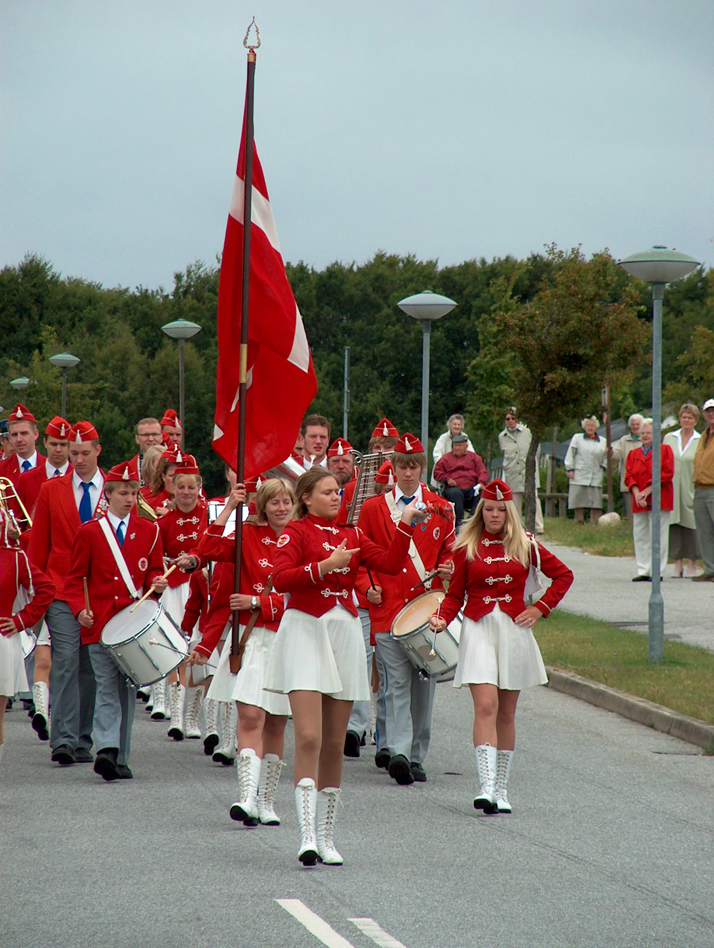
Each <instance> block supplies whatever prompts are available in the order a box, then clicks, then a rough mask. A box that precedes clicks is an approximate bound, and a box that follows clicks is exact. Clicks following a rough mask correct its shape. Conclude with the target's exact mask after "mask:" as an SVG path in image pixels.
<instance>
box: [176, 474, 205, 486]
mask: <svg viewBox="0 0 714 948" xmlns="http://www.w3.org/2000/svg"><path fill="white" fill-rule="evenodd" d="M181 477H192V478H193V479H194V481H195V482H196V487H198V488H199V489H200V488H201V487H203V478H202V477H201V475H200V474H187V473H186V472H185V471H177V472H176V473H175V474H174V487H177V486H178V480H179V478H181Z"/></svg>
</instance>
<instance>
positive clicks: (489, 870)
mask: <svg viewBox="0 0 714 948" xmlns="http://www.w3.org/2000/svg"><path fill="white" fill-rule="evenodd" d="M518 727H519V746H518V751H517V754H516V757H515V759H514V769H513V778H512V792H511V793H510V796H511V801H512V803H513V805H514V813H513V815H512V816H503V815H502V816H495V817H487V816H484V815H483V814H481V813H478V812H476V811H475V810H474V809H473V807H472V805H471V801H472V797H473V790H474V779H475V778H474V771H475V766H474V763H473V751H472V749H471V748H470V728H471V711H470V699H469V696H468V694H465V693H463V692H457V691H456V690H454V689H453V688H452V687H451V686H449V685H440V686H439V688H438V689H437V698H436V712H435V719H434V740H433V742H432V750H431V752H430V755H429V757H428V758H427V771H428V774H429V782H428V783H426V784H422V785H415V786H413V787H397V786H396V784H394V783H393V782H392V781H390V780H389V778H388V777H386V775H385V774H384V772H383V771H378V770H377V769H376V768H375V767H374V763H373V754H372V751H371V750H369V751H368V752H367V753H365V754H364V755H363V757H362V758H361V759H360V760H355V761H348V762H346V766H345V779H344V787H345V792H344V807H341V808H340V812H339V823H338V831H337V842H338V844H339V848H340V850H341V851H342V853H343V855H344V856H345V860H346V862H345V865H344V866H343V867H341V868H336V867H335V868H330V867H317V868H315V869H313V870H305V869H301V868H300V867H299V866H298V863H297V859H296V853H297V826H296V822H297V821H296V816H295V812H294V805H293V801H292V788H291V781H290V779H289V770H288V772H287V773H286V774H285V775H284V779H283V782H282V783H281V786H280V788H279V790H278V800H277V808H278V812H279V813H280V814H281V815H282V817H283V824H284V825H283V826H281V827H259V828H257V829H254V830H246V829H244V828H243V827H242V826H241V827H239V826H238V825H237V824H235V823H232V822H231V820H230V819H229V817H228V812H227V811H228V807H229V805H230V804H231V803H232V802H233V799H234V791H235V775H234V774H233V773H232V770H229V769H228V768H222V767H221V766H220V765H213V764H211V763H210V762H209V761H208V758H205V757H204V756H203V754H202V752H201V747H200V746H199V745H198V744H197V742H194V741H191V742H188V741H186V742H184V743H183V744H174V742H173V741H170V740H168V739H167V738H166V731H165V726H162V725H161V724H159V723H155V722H151V721H149V720H148V717H147V715H146V714H145V713H144V712H143V711H139V712H138V713H137V721H136V726H135V734H134V747H135V752H134V757H133V760H132V766H133V767H134V771H135V774H136V779H134V780H133V781H119V782H116V783H113V784H106V783H103V782H102V781H101V780H100V779H99V778H98V777H96V776H95V775H94V774H93V773H92V770H91V766H88V765H75V766H74V767H70V768H67V769H60V768H58V767H56V766H54V765H52V764H50V760H49V752H48V749H47V745H46V744H40V743H39V741H38V740H37V739H36V737H35V735H34V733H33V732H32V730H31V729H30V727H29V722H28V719H27V717H26V716H25V715H24V713H23V712H21V711H12V712H11V713H10V714H8V716H7V753H6V755H5V759H4V761H3V765H2V777H1V779H0V865H2V874H3V880H4V881H3V883H2V886H1V887H0V944H2V945H3V946H5V945H7V946H8V948H10V946H16V948H68V946H71V948H138V946H165V945H169V946H175V948H189V946H190V948H233V946H240V948H320V946H321V945H330V946H332V948H350V946H351V948H374V946H375V944H380V945H383V946H387V945H390V946H392V948H399V946H402V948H473V946H478V948H576V946H578V948H579V946H583V948H613V946H617V948H652V946H655V945H658V946H662V948H711V946H712V939H713V936H712V933H713V932H714V907H712V899H711V894H712V892H713V891H714V861H713V860H712V859H711V852H712V844H713V842H714V795H713V794H712V792H711V787H712V782H713V778H714V758H711V757H705V756H703V755H701V754H700V753H699V751H698V750H697V749H695V748H693V747H692V746H690V745H688V744H683V743H681V742H679V741H677V740H675V739H674V738H671V737H668V736H666V735H663V734H660V733H657V732H655V731H652V730H650V729H648V728H644V727H641V726H639V725H636V724H633V723H632V722H630V721H626V720H624V719H623V718H620V717H618V716H617V715H614V714H610V713H608V712H606V711H602V710H600V709H598V708H593V707H591V706H589V705H586V704H584V703H582V702H579V701H577V700H575V699H573V698H570V697H568V696H567V695H562V694H559V693H557V692H553V691H550V690H548V689H546V688H537V689H534V690H532V691H530V692H527V693H526V694H524V695H523V698H522V699H521V706H520V707H519V718H518ZM289 732H290V733H291V728H290V727H289ZM289 743H290V742H289ZM286 757H287V759H288V760H289V761H291V760H292V747H291V746H288V748H287V750H286ZM277 900H286V901H283V902H279V901H277ZM293 912H294V913H295V914H292V913H293ZM310 912H311V913H314V915H313V916H311V915H310V914H309V913H310ZM296 915H297V916H298V917H296ZM315 916H317V917H318V921H320V920H321V925H320V926H318V929H319V930H320V931H321V936H320V937H321V938H322V940H320V939H319V938H318V936H317V935H315V934H312V933H311V932H310V930H309V929H308V928H307V927H306V925H308V924H312V922H315ZM311 920H312V921H311ZM355 920H357V921H355ZM326 926H329V927H326ZM380 932H382V933H386V935H385V934H380ZM390 939H391V940H390Z"/></svg>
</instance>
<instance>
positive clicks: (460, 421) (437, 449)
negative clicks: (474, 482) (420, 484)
mask: <svg viewBox="0 0 714 948" xmlns="http://www.w3.org/2000/svg"><path fill="white" fill-rule="evenodd" d="M460 434H463V435H465V437H466V448H467V450H468V451H474V446H473V445H472V444H471V441H470V440H469V436H468V435H467V434H466V432H465V431H464V416H463V415H449V420H448V421H447V422H446V431H445V432H444V433H443V434H440V435H439V437H438V438H437V439H436V444H435V445H434V451H433V453H432V456H433V458H434V464H437V463H438V462H439V461H440V460H441V458H443V456H444V455H445V454H448V453H449V451H451V450H452V448H453V446H454V438H455V437H456V435H460ZM431 486H432V487H438V486H439V482H438V481H437V480H436V479H435V477H434V472H433V470H432V474H431Z"/></svg>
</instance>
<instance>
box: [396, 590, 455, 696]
mask: <svg viewBox="0 0 714 948" xmlns="http://www.w3.org/2000/svg"><path fill="white" fill-rule="evenodd" d="M444 596H445V593H444V591H443V590H441V589H440V590H434V591H432V592H427V593H422V595H421V596H417V597H416V599H412V601H411V602H409V603H407V605H406V606H404V608H403V609H402V610H401V611H400V612H399V613H398V615H397V616H396V618H395V619H394V622H393V623H392V628H391V630H390V633H389V634H390V635H391V637H392V638H393V639H395V640H396V641H397V642H399V643H400V644H401V646H402V648H403V649H404V650H405V651H406V653H407V657H408V658H409V661H410V662H411V663H412V665H414V667H415V668H418V669H419V672H420V673H421V675H422V676H423V677H424V678H435V679H436V680H437V682H441V681H453V680H454V676H455V674H456V664H457V662H458V660H459V642H460V640H461V625H462V623H463V615H462V614H461V613H459V614H458V616H457V617H456V618H455V619H454V620H453V622H451V623H449V625H448V626H447V627H446V628H445V629H444V631H443V632H439V633H438V634H437V635H436V636H435V635H434V633H433V632H432V631H431V629H430V628H429V619H430V618H431V617H432V616H433V615H434V613H435V612H437V610H438V608H439V603H440V602H441V601H442V600H443V598H444ZM432 651H433V653H434V654H432Z"/></svg>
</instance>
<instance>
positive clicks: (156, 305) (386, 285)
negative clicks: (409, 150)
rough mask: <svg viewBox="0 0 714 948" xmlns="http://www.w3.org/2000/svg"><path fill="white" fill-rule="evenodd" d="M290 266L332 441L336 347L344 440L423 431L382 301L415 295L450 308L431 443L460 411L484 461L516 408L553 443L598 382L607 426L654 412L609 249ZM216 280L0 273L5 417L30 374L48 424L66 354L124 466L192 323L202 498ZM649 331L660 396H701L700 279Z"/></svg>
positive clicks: (417, 356)
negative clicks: (657, 352)
mask: <svg viewBox="0 0 714 948" xmlns="http://www.w3.org/2000/svg"><path fill="white" fill-rule="evenodd" d="M286 269H287V274H288V279H289V280H290V283H291V285H292V287H293V291H294V293H295V297H296V299H297V302H298V305H299V307H300V311H301V313H302V315H303V319H304V321H305V328H306V331H307V336H308V339H309V341H310V346H311V350H312V355H313V360H314V363H315V369H316V372H317V377H318V386H319V389H318V395H317V398H316V399H315V402H314V404H313V405H312V406H311V410H312V411H319V412H320V413H322V414H325V415H327V417H328V418H330V419H331V421H332V423H333V433H334V434H335V435H336V434H338V433H341V430H342V407H343V396H342V389H343V367H344V348H345V346H349V347H350V351H351V411H350V416H349V432H348V433H349V438H350V441H351V442H352V444H354V445H355V446H356V447H358V448H362V447H364V446H365V445H366V443H367V441H368V438H369V434H370V432H371V430H372V428H373V426H374V423H375V421H376V420H377V419H379V418H381V417H382V416H384V415H386V416H388V417H389V418H390V419H391V420H392V421H393V422H394V423H395V424H396V425H397V427H398V428H399V429H400V430H406V429H409V430H411V431H413V432H414V433H418V432H419V431H420V414H421V359H422V354H421V348H422V332H421V327H420V325H419V324H418V323H417V321H416V320H414V319H412V318H410V317H409V316H407V315H405V314H404V313H402V312H401V310H399V309H398V307H397V305H396V304H397V302H398V301H399V300H400V299H402V298H403V297H405V296H409V295H411V294H412V293H416V292H420V291H422V290H427V289H428V290H432V291H433V292H436V293H442V294H444V295H446V296H449V297H451V298H452V299H453V300H455V301H456V302H457V304H458V305H457V307H456V308H455V309H454V310H453V311H452V312H451V313H450V314H449V315H448V316H446V317H444V318H443V319H442V320H439V321H438V322H437V323H436V324H435V325H434V328H433V332H432V340H431V397H430V438H431V439H435V438H436V437H438V435H439V434H440V433H441V432H442V431H443V430H444V427H445V422H446V419H447V418H448V416H449V415H450V414H452V413H453V412H462V413H464V414H465V415H466V418H467V430H468V431H469V434H470V435H471V437H472V440H474V442H475V445H476V447H477V450H479V451H480V452H481V453H483V454H484V455H486V454H487V453H488V452H489V445H491V450H492V452H494V453H495V451H497V447H496V440H495V439H496V435H497V433H498V431H499V430H500V429H501V428H502V426H503V413H504V411H505V409H506V408H507V407H508V406H509V405H510V404H513V403H515V404H516V405H517V406H518V408H519V411H520V414H521V417H522V418H523V420H524V421H525V422H526V423H528V424H530V425H531V427H533V429H534V431H538V432H540V431H544V430H545V428H547V427H548V425H550V426H552V425H553V424H556V423H557V424H559V425H560V426H561V429H562V431H563V435H564V436H567V434H568V433H570V432H571V431H572V430H574V429H575V425H577V423H578V419H579V417H580V416H581V415H583V414H585V413H589V412H593V411H594V412H596V413H599V411H600V390H601V387H602V384H603V381H604V378H605V376H608V377H609V381H610V386H611V391H612V400H613V414H628V413H629V412H631V411H634V410H640V409H646V408H647V407H648V406H649V405H650V385H651V367H650V361H651V356H650V345H651V344H650V338H649V328H650V322H651V301H650V294H649V288H648V287H646V286H645V285H644V284H641V283H638V282H637V281H635V280H634V279H633V278H632V277H630V276H628V275H627V274H626V273H624V271H622V270H621V269H620V268H619V267H617V266H616V265H615V263H614V261H613V260H612V258H611V257H610V256H609V254H607V253H602V254H595V255H594V256H593V257H591V258H590V259H586V258H585V257H584V256H583V255H582V254H581V253H580V251H579V250H577V249H575V250H571V251H569V252H564V251H559V250H558V249H557V248H555V247H550V248H546V249H545V250H544V252H543V253H542V254H533V255H531V256H530V257H529V258H528V259H526V260H517V259H515V258H513V257H504V258H499V259H494V260H492V261H487V260H485V259H479V260H476V259H474V260H468V261H465V262H464V263H461V264H457V265H453V266H446V267H440V266H439V265H438V261H436V260H427V261H419V260H417V259H416V258H414V257H412V256H407V257H400V256H396V255H390V254H387V253H383V252H379V253H377V254H375V256H374V257H373V258H372V259H371V260H369V261H367V262H366V263H364V264H362V265H357V264H354V263H352V264H345V263H340V262H335V263H332V264H330V265H329V266H327V267H325V268H324V269H322V270H316V269H314V268H312V267H309V266H307V265H306V264H304V263H298V264H294V265H292V264H288V265H287V267H286ZM219 272H220V271H219V265H218V263H216V264H214V265H206V264H203V263H201V262H196V263H192V264H190V265H189V266H187V267H186V268H185V269H184V270H183V271H180V272H177V273H176V274H175V275H174V282H173V287H171V288H170V289H164V288H163V287H159V288H157V289H147V288H144V287H136V288H135V289H133V290H131V289H129V288H122V287H115V288H105V287H102V286H101V285H99V284H97V283H93V282H91V281H89V280H86V279H82V278H75V277H63V276H62V275H61V274H60V273H58V272H57V271H56V270H55V269H54V268H53V266H52V265H51V263H50V262H48V261H46V260H44V259H43V258H41V257H39V256H37V255H28V256H27V257H26V258H25V259H24V260H22V261H21V262H20V263H18V264H17V265H16V266H8V267H5V268H4V269H3V270H2V271H0V326H2V330H3V336H4V348H3V354H2V357H1V358H0V385H1V386H2V394H0V402H2V404H4V405H6V406H10V405H11V404H14V400H16V394H15V393H14V392H13V391H12V389H11V388H10V386H9V382H10V380H12V379H14V378H16V377H18V376H21V375H24V376H27V377H28V378H30V380H31V384H30V387H29V388H28V389H27V390H26V391H25V392H23V393H22V394H21V395H20V396H19V398H20V400H22V401H25V402H26V403H27V404H28V405H29V406H30V407H31V409H32V410H33V411H34V413H35V414H36V416H37V417H38V419H40V420H41V421H42V422H44V421H46V420H48V419H49V418H50V417H51V416H52V415H53V414H56V413H57V412H58V411H59V406H60V389H61V372H60V370H58V369H55V368H54V367H53V366H52V365H51V364H50V363H49V362H48V358H49V356H50V355H53V354H55V353H57V352H61V351H65V350H66V351H69V352H71V353H72V354H73V355H76V356H77V357H78V358H80V359H81V360H82V361H81V362H80V364H79V365H78V366H77V367H76V368H74V369H71V370H69V375H68V382H69V385H68V408H67V414H68V416H69V420H70V421H75V420H77V419H79V418H80V417H87V418H91V419H92V421H94V423H95V424H96V426H97V428H98V430H99V432H100V434H101V436H102V443H103V448H104V453H105V459H104V463H105V464H110V463H114V462H115V461H118V460H121V459H123V458H126V457H129V456H130V455H131V454H133V453H134V452H135V443H134V436H133V426H134V424H135V422H136V421H137V420H138V419H139V418H141V417H143V416H145V415H158V414H160V413H161V412H162V411H163V409H164V408H166V407H167V406H169V405H172V406H174V407H177V406H178V349H177V345H176V343H175V342H174V341H173V340H172V339H169V338H168V337H166V336H165V335H164V334H163V333H162V331H161V326H162V325H164V324H165V323H167V322H171V321H173V320H175V319H189V320H192V321H193V322H196V323H198V324H199V325H200V326H201V327H202V331H201V332H200V333H199V334H198V335H196V336H194V337H193V339H191V340H189V341H188V342H187V344H186V418H185V419H184V421H185V426H186V433H187V445H188V447H189V449H191V450H192V451H193V452H194V453H195V454H196V455H197V458H198V460H199V463H200V465H201V469H202V471H204V472H205V476H206V479H207V482H208V483H207V489H208V490H210V491H211V492H212V493H213V492H219V491H220V490H221V489H222V486H223V477H222V465H221V462H220V461H219V459H218V458H217V457H216V456H215V455H214V454H213V452H212V451H211V432H212V425H213V413H214V399H215V371H216V361H217V356H218V352H217V345H216V314H217V300H218V283H219ZM253 318H255V317H253ZM663 333H664V339H663V353H664V355H663V379H664V385H665V393H664V395H665V400H670V401H672V402H673V403H677V402H680V401H683V400H689V399H694V400H696V401H699V402H701V401H702V400H703V399H704V398H706V397H711V396H712V394H714V345H713V344H712V343H714V277H713V276H712V271H711V270H709V271H707V270H704V269H700V270H697V271H695V272H694V273H693V274H691V275H690V276H689V277H687V278H686V279H685V280H682V281H680V282H679V283H676V284H673V285H672V286H671V287H670V288H668V290H667V293H666V296H665V305H664V326H663ZM284 394H285V397H286V398H289V397H290V392H288V391H286V392H285V393H284ZM568 423H569V424H570V428H568ZM544 426H545V427H544Z"/></svg>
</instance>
